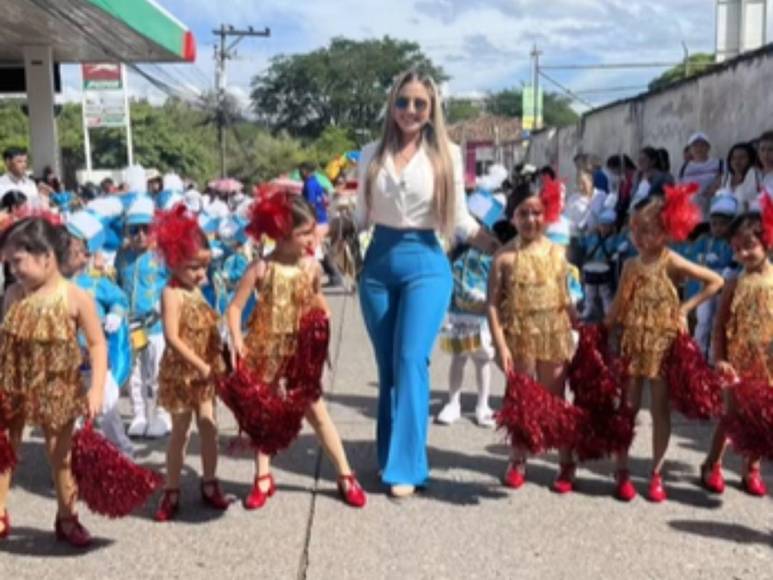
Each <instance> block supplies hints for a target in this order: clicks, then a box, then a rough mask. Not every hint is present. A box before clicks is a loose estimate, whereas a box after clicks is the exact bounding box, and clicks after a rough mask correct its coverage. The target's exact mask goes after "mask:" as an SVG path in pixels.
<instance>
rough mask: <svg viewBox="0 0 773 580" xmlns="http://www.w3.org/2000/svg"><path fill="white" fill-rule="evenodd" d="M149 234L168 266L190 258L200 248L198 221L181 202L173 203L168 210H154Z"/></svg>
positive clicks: (173, 265)
mask: <svg viewBox="0 0 773 580" xmlns="http://www.w3.org/2000/svg"><path fill="white" fill-rule="evenodd" d="M151 236H152V237H153V239H154V240H155V242H156V246H157V247H158V251H159V252H160V253H161V256H162V257H163V259H164V262H166V265H167V266H169V267H170V268H176V267H177V266H179V265H180V264H182V263H184V262H185V261H186V260H190V259H191V258H193V257H194V256H195V255H196V253H197V252H198V251H199V250H200V249H201V236H202V234H201V230H200V229H199V222H198V221H197V220H196V216H194V215H193V214H192V213H191V212H190V211H189V210H188V208H187V207H186V206H185V204H183V203H177V204H175V205H174V207H172V209H170V210H169V211H157V212H156V215H155V217H154V218H153V225H152V228H151Z"/></svg>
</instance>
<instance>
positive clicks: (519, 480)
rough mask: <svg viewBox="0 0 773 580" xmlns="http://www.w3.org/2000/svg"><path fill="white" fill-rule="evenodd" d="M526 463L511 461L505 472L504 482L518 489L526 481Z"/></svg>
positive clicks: (507, 485)
mask: <svg viewBox="0 0 773 580" xmlns="http://www.w3.org/2000/svg"><path fill="white" fill-rule="evenodd" d="M525 467H526V466H525V465H524V464H523V463H511V464H510V465H508V466H507V471H506V472H505V479H504V484H505V486H506V487H509V488H510V489H518V488H519V487H521V486H522V485H523V484H524V483H526V473H525Z"/></svg>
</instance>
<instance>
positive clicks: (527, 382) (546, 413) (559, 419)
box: [496, 373, 581, 454]
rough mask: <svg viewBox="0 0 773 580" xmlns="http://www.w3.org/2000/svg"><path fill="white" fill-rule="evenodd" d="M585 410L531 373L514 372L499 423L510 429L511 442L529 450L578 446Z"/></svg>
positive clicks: (517, 446)
mask: <svg viewBox="0 0 773 580" xmlns="http://www.w3.org/2000/svg"><path fill="white" fill-rule="evenodd" d="M580 420H581V412H580V410H579V409H577V408H575V407H574V406H572V405H571V404H569V403H568V402H566V401H565V400H564V399H562V398H560V397H558V396H556V395H554V394H553V393H551V392H550V391H548V390H547V389H546V388H545V387H543V386H542V385H540V384H539V383H537V382H536V381H535V380H534V379H532V378H531V377H529V376H527V375H524V374H521V373H512V374H511V375H510V376H509V377H508V380H507V391H506V393H505V398H504V401H503V403H502V408H501V409H500V410H499V411H498V412H497V413H496V422H497V426H498V427H499V428H500V429H504V430H505V431H506V432H507V435H508V438H509V440H510V444H511V445H512V446H513V447H514V448H516V449H520V450H526V451H528V452H529V453H533V454H537V453H543V452H545V451H546V450H548V449H554V448H562V447H574V445H575V443H576V440H577V428H578V424H579V422H580Z"/></svg>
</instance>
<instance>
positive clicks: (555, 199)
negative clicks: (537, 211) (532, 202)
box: [540, 175, 562, 224]
mask: <svg viewBox="0 0 773 580" xmlns="http://www.w3.org/2000/svg"><path fill="white" fill-rule="evenodd" d="M540 198H541V199H542V205H543V207H544V208H545V212H544V219H545V223H547V224H552V223H555V222H556V221H558V218H559V217H561V205H562V203H561V182H560V181H558V180H557V179H552V178H551V177H550V176H547V175H546V176H545V177H544V178H543V180H542V190H541V191H540Z"/></svg>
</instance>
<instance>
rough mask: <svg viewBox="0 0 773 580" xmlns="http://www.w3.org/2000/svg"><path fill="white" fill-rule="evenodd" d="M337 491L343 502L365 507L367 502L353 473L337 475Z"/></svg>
mask: <svg viewBox="0 0 773 580" xmlns="http://www.w3.org/2000/svg"><path fill="white" fill-rule="evenodd" d="M338 493H340V494H341V498H342V499H343V500H344V503H346V505H350V506H352V507H356V508H361V507H365V504H366V503H367V502H368V497H367V496H366V495H365V491H364V490H363V489H362V486H361V485H360V482H359V481H357V478H356V477H355V475H354V474H353V473H352V474H349V475H340V476H338Z"/></svg>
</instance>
